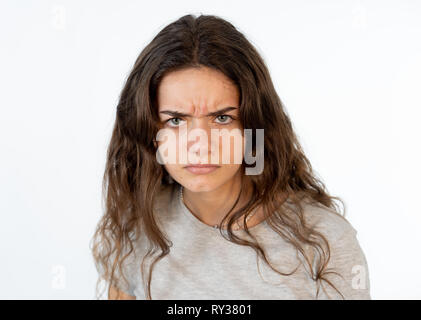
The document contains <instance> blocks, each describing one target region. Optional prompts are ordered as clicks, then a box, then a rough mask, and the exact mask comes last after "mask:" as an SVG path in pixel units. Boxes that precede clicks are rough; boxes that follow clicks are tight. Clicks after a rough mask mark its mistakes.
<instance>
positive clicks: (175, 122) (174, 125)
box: [165, 118, 182, 127]
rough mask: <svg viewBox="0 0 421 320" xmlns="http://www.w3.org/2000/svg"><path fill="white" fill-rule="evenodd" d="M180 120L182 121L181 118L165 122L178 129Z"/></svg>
mask: <svg viewBox="0 0 421 320" xmlns="http://www.w3.org/2000/svg"><path fill="white" fill-rule="evenodd" d="M173 120H174V121H173ZM175 120H178V122H177V121H175ZM180 120H182V119H180V118H170V119H168V120H167V121H165V123H169V124H172V125H170V127H178V125H179V124H180Z"/></svg>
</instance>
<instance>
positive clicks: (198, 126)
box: [157, 67, 244, 192]
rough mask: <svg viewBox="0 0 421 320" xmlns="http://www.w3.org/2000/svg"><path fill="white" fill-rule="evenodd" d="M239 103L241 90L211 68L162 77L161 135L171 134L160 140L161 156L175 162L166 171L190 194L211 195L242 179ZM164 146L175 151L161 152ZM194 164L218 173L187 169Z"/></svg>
mask: <svg viewBox="0 0 421 320" xmlns="http://www.w3.org/2000/svg"><path fill="white" fill-rule="evenodd" d="M239 98H240V95H239V91H238V88H237V86H236V85H235V84H233V83H232V82H231V81H230V79H228V78H227V77H226V76H225V75H224V74H223V73H221V72H219V71H217V70H214V69H211V68H207V67H201V68H199V69H197V68H188V69H184V70H179V71H173V72H170V73H168V74H167V75H165V76H164V77H163V79H162V81H161V83H160V85H159V86H158V91H157V103H158V112H159V118H160V121H161V129H164V130H161V131H164V132H166V133H167V134H166V138H165V139H163V140H162V141H160V140H159V139H157V140H158V151H159V152H160V154H161V155H162V156H163V157H167V159H168V158H171V157H170V156H171V155H172V156H173V159H174V160H175V161H171V163H166V164H164V166H165V168H166V170H167V172H168V173H169V174H170V175H171V177H172V178H173V179H174V180H176V181H177V182H178V183H180V184H181V185H183V186H184V187H186V188H187V189H189V190H191V191H194V192H207V191H211V190H214V189H216V188H218V187H220V186H222V185H223V184H225V183H227V182H229V181H230V180H232V179H234V178H238V177H239V175H241V174H243V173H242V172H241V170H240V169H241V162H242V159H243V154H244V138H243V137H244V135H243V132H242V130H243V126H242V124H241V121H240V119H239V109H238V108H239V104H240V101H239ZM215 129H217V130H215ZM223 129H225V130H223ZM212 131H213V132H212ZM215 133H217V134H216V135H215ZM212 135H213V138H212ZM164 144H166V146H172V147H173V148H171V149H167V148H165V149H166V151H162V150H163V149H164V148H162V147H163V145H164ZM180 150H185V151H183V152H184V153H183V152H180ZM169 153H171V154H169ZM227 159H228V160H227ZM192 164H208V165H216V167H213V168H194V167H189V165H192Z"/></svg>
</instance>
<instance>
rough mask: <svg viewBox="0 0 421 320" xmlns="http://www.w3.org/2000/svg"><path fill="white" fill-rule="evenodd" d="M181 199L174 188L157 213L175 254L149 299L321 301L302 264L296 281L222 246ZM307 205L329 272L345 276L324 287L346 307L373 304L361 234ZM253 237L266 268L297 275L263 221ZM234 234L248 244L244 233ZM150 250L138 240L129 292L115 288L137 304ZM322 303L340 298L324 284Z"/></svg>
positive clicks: (283, 245) (248, 251) (286, 250)
mask: <svg viewBox="0 0 421 320" xmlns="http://www.w3.org/2000/svg"><path fill="white" fill-rule="evenodd" d="M179 192H180V188H179V184H177V183H175V184H173V187H171V188H167V189H166V190H165V191H164V192H162V194H161V195H160V198H159V204H158V205H157V206H156V211H155V212H156V213H157V218H158V223H159V225H160V227H161V229H162V231H163V232H164V234H166V235H167V236H168V239H169V240H171V242H172V244H173V245H172V246H171V247H170V253H169V254H168V255H167V256H165V257H164V258H162V259H161V260H159V261H158V262H157V263H156V264H155V265H154V268H153V272H152V280H151V295H152V299H154V300H158V299H161V300H164V299H193V300H197V299H229V300H242V299H254V300H260V299H316V291H317V285H316V282H315V281H314V280H313V279H311V276H310V274H309V273H308V272H307V270H308V266H307V265H306V264H305V263H302V264H301V265H300V267H299V268H298V269H297V271H296V272H295V273H293V274H291V275H284V276H283V275H280V274H278V273H276V272H274V271H273V270H271V269H270V267H269V266H267V264H266V262H264V261H263V259H262V258H261V257H259V258H257V255H256V252H255V251H254V250H253V249H252V248H250V247H246V246H240V245H237V244H234V243H232V242H230V241H228V240H226V239H224V238H223V236H222V235H221V234H220V232H219V230H218V229H216V228H213V227H211V226H209V225H207V224H205V223H203V222H202V221H201V220H199V219H198V218H197V217H196V216H194V215H193V214H192V213H191V212H190V211H189V209H188V208H187V207H186V206H185V205H184V203H183V202H182V201H181V200H180V197H179V195H180V194H179ZM285 205H286V204H285ZM303 205H304V215H305V217H306V218H307V219H308V221H309V222H310V224H311V225H312V226H315V228H316V230H318V231H320V232H322V233H323V234H324V235H325V237H326V238H327V240H328V241H329V244H330V249H331V257H330V261H329V264H328V269H329V270H328V271H335V272H338V273H339V274H341V275H342V276H343V278H342V277H339V276H337V275H336V274H333V273H331V274H327V275H326V277H327V279H329V280H330V281H331V283H333V284H334V285H335V287H336V288H337V289H338V290H339V291H340V292H341V293H342V294H343V296H344V297H345V299H371V297H370V282H369V273H368V266H367V261H366V258H365V255H364V253H363V251H362V249H361V247H360V245H359V242H358V240H357V238H356V234H357V232H356V230H355V229H354V228H353V227H352V226H351V224H350V223H349V222H348V221H347V220H345V219H343V218H341V217H339V216H337V215H336V214H335V213H334V212H333V211H332V210H331V209H329V208H326V207H322V208H320V207H319V206H315V205H312V204H309V203H307V202H304V203H303ZM249 230H250V232H251V233H252V234H253V235H254V236H255V237H256V238H257V240H258V241H259V244H260V245H261V246H263V247H264V250H265V251H266V256H267V257H268V259H269V261H270V262H271V263H272V264H273V265H274V267H275V268H276V269H277V270H279V271H281V272H282V273H290V272H292V271H293V270H294V269H295V268H296V267H297V266H298V265H299V261H304V260H303V259H302V258H301V257H302V256H301V255H300V254H299V253H298V251H297V250H296V249H295V248H294V247H293V246H292V245H291V244H289V243H288V242H286V241H285V240H284V239H283V238H282V237H281V236H280V235H279V234H278V233H276V232H275V231H274V230H272V229H271V228H270V226H269V225H268V224H267V222H266V221H263V222H261V223H259V224H258V225H255V226H253V227H251V228H249ZM234 233H235V234H238V235H239V236H242V237H246V239H250V238H249V237H248V236H247V235H246V233H245V231H244V230H238V231H234ZM146 249H147V241H146V239H144V238H142V237H141V238H140V240H139V242H136V244H135V251H134V252H133V254H132V255H131V256H129V257H128V258H127V259H126V260H125V262H124V271H125V275H126V277H127V278H128V280H129V285H128V286H127V285H125V283H124V281H123V280H122V279H121V281H119V285H118V287H119V289H120V290H122V291H124V292H126V293H127V294H130V295H132V296H136V299H138V300H144V299H145V293H144V287H143V283H144V281H146V280H147V279H146V276H143V277H144V278H143V279H142V275H141V272H140V270H141V269H140V262H141V259H142V257H143V254H144V253H145V252H146ZM313 261H314V260H313ZM146 270H149V268H147V269H146ZM317 299H342V297H341V296H340V295H339V294H338V293H337V292H336V291H335V290H334V289H333V288H332V287H330V286H329V285H328V284H327V283H326V282H324V281H323V283H322V287H321V288H320V291H319V295H318V297H317Z"/></svg>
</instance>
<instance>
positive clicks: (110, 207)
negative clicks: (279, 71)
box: [92, 15, 345, 299]
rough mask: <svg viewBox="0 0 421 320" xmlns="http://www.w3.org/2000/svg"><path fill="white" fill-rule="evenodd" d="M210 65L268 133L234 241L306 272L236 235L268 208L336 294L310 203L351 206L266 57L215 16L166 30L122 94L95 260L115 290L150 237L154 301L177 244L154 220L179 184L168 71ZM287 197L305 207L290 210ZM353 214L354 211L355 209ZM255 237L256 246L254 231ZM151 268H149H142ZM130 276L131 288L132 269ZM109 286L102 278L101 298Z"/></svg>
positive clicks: (247, 119) (250, 120)
mask: <svg viewBox="0 0 421 320" xmlns="http://www.w3.org/2000/svg"><path fill="white" fill-rule="evenodd" d="M200 66H206V67H209V68H214V69H216V70H218V71H220V72H222V73H223V74H225V75H226V76H227V77H228V78H229V79H231V80H232V81H233V82H234V83H235V84H236V85H237V86H238V88H239V90H240V118H241V122H242V125H243V128H249V129H253V133H254V132H255V129H261V128H263V129H264V154H263V155H264V170H263V172H262V173H261V174H260V175H252V176H249V177H250V179H251V181H252V186H253V192H252V198H251V199H250V201H249V202H248V204H247V205H246V206H244V207H243V208H241V209H240V210H237V211H236V212H235V213H234V214H233V215H231V217H230V219H229V222H228V230H227V231H228V237H226V239H227V240H229V241H232V242H234V243H236V244H238V245H246V246H250V247H252V248H253V249H254V250H255V252H256V254H257V255H258V256H260V257H263V259H264V261H265V262H266V263H267V264H268V265H269V266H270V268H271V269H272V270H274V271H275V272H277V273H279V274H281V275H291V274H293V273H294V272H295V270H296V269H295V270H294V271H293V272H291V273H282V272H280V271H278V270H276V269H275V268H274V267H273V266H272V265H271V264H270V263H269V261H268V259H267V257H266V254H265V251H264V249H263V248H262V247H261V246H260V245H259V243H258V242H257V241H248V240H246V239H241V238H240V237H238V236H237V235H235V234H233V233H232V229H231V226H232V224H233V222H234V221H235V220H236V219H238V218H239V217H240V216H241V215H242V214H246V215H247V214H249V213H250V212H252V211H253V209H254V208H255V207H256V206H258V205H262V207H263V208H264V215H265V217H266V218H265V219H266V221H267V222H268V224H269V225H270V227H271V228H272V229H273V230H274V231H276V232H277V233H278V234H279V235H280V236H281V237H282V238H284V239H285V240H286V241H287V242H288V243H291V244H292V245H293V246H294V247H295V248H296V249H297V250H298V252H300V253H301V254H302V256H303V257H304V258H305V262H306V263H307V264H308V266H309V267H310V268H309V269H308V270H309V272H310V273H311V279H313V280H314V281H316V282H317V284H318V287H317V288H318V289H317V295H318V294H319V288H320V283H321V281H326V282H327V283H328V284H329V285H331V286H332V287H334V286H333V284H332V283H331V282H330V281H329V280H328V279H327V278H326V275H327V274H328V273H332V272H333V271H328V270H327V269H326V267H327V264H328V262H329V259H330V247H329V243H328V241H327V240H326V238H325V237H324V235H323V234H322V233H320V232H318V231H316V230H314V228H311V227H310V226H308V225H307V223H306V220H305V219H304V215H303V207H302V200H303V199H309V200H311V201H312V203H314V204H317V205H320V204H321V205H323V206H324V207H326V208H331V209H333V210H331V211H333V212H335V213H336V214H338V215H339V216H340V217H343V218H344V216H342V215H341V214H340V213H339V207H338V206H337V204H336V203H335V202H334V200H335V199H336V200H339V201H340V202H341V203H342V204H343V201H342V200H341V199H340V198H338V197H333V196H330V195H329V194H328V192H327V190H326V187H325V185H324V184H323V182H321V180H320V179H319V178H317V177H316V174H315V173H314V172H313V169H312V166H311V164H310V162H309V160H308V159H307V158H306V156H305V155H304V152H303V150H302V148H301V146H300V144H299V141H298V138H297V136H296V135H295V133H294V131H293V128H292V125H291V121H290V118H289V116H288V115H287V114H286V111H285V110H284V106H283V104H282V102H281V100H280V98H279V97H278V95H277V93H276V91H275V88H274V86H273V83H272V80H271V78H270V74H269V71H268V69H267V67H266V65H265V63H264V61H263V59H262V57H261V56H260V55H259V53H258V52H257V50H256V49H255V48H254V47H253V45H252V44H251V43H250V42H249V41H248V40H247V39H246V38H245V36H244V35H243V34H242V33H241V32H239V31H238V30H237V29H236V28H235V27H234V26H233V25H232V24H231V23H229V22H227V21H226V20H224V19H222V18H220V17H217V16H213V15H200V16H198V17H195V16H193V15H185V16H183V17H181V18H179V19H178V20H176V21H174V22H172V23H170V24H169V25H167V26H166V27H165V28H163V29H162V30H161V31H160V32H159V33H158V34H157V35H156V36H155V37H154V38H153V40H152V41H151V42H150V43H149V44H148V45H147V46H146V47H145V48H144V49H143V50H142V52H141V53H140V55H139V57H138V58H137V59H136V61H135V63H134V66H133V68H132V70H131V72H130V74H129V76H128V78H127V81H126V83H125V85H124V88H123V90H122V92H121V95H120V97H119V102H118V105H117V113H116V120H115V124H114V128H113V131H112V136H111V141H110V143H109V146H108V150H107V159H106V167H105V172H104V177H103V201H104V204H105V213H104V215H103V216H102V218H101V220H100V221H99V223H98V225H97V228H96V231H95V234H94V237H93V239H92V240H93V241H94V244H93V247H92V253H93V257H94V260H95V263H96V265H97V266H99V267H100V268H101V269H103V270H105V273H104V275H102V276H103V278H104V279H105V280H107V281H108V283H109V284H110V285H114V284H115V283H116V282H115V277H116V276H115V270H116V268H117V267H118V268H120V270H123V271H124V269H123V268H121V266H122V263H123V261H124V260H125V259H126V258H127V257H128V255H129V254H130V253H131V252H132V251H133V243H134V241H136V240H137V239H139V236H140V234H143V235H144V236H146V237H147V239H149V241H150V244H151V246H150V247H149V251H148V252H147V254H146V255H145V258H146V257H147V256H151V255H152V254H154V253H158V256H157V257H156V258H155V259H154V260H153V263H152V264H151V265H150V267H149V272H148V281H147V282H146V287H145V296H146V297H147V299H152V297H151V293H150V292H151V291H150V289H151V275H152V270H153V266H154V265H155V263H157V262H158V261H159V260H160V259H162V258H163V257H164V256H166V255H167V254H168V253H169V252H170V247H171V241H170V240H171V239H166V237H165V234H164V233H163V232H162V230H161V229H160V228H159V225H158V224H157V220H156V217H155V216H154V203H155V201H156V198H157V196H158V194H159V193H160V192H161V191H162V190H163V188H165V187H168V186H169V185H170V183H169V181H170V180H171V179H170V177H169V175H168V172H167V171H166V170H165V168H164V166H163V165H161V164H159V163H158V162H157V159H156V145H155V144H154V140H155V137H156V134H157V131H158V128H159V117H158V109H157V102H156V92H157V87H158V85H159V83H160V80H161V79H162V77H163V76H164V75H165V74H166V73H168V72H171V71H175V70H180V69H182V68H198V67H200ZM253 150H254V151H255V148H253ZM245 167H247V164H245V163H244V161H243V165H242V170H244V169H245ZM285 195H286V197H285ZM239 197H240V195H239ZM286 199H288V201H291V203H292V204H294V205H295V208H297V210H281V209H282V204H283V203H284V202H285V200H286ZM343 207H344V211H345V205H343ZM228 214H229V213H228ZM228 214H227V216H228ZM344 215H345V212H344ZM227 216H226V217H225V218H227ZM245 217H246V216H244V219H245ZM344 219H345V218H344ZM223 221H225V219H224V220H223ZM243 222H244V220H243ZM222 223H223V222H221V224H222ZM220 230H221V229H220ZM245 231H246V232H247V234H248V235H249V236H251V237H252V239H254V240H256V239H255V238H254V236H253V235H252V234H251V233H250V232H249V230H248V228H247V227H246V228H245ZM222 234H223V233H222ZM223 235H224V234H223ZM224 237H225V235H224ZM305 247H306V248H307V247H310V248H312V249H313V252H314V253H315V254H316V255H317V256H318V259H316V260H314V261H317V265H315V266H313V265H312V262H311V261H312V260H313V259H312V258H310V257H311V256H310V255H309V253H308V252H307V250H305ZM110 262H112V263H110ZM315 263H316V262H315ZM143 266H144V265H143V262H142V270H143ZM333 273H335V272H333ZM122 276H123V278H124V281H126V282H127V279H126V277H125V275H124V272H123V273H122ZM99 280H101V278H100V279H98V282H97V287H96V292H98V284H99ZM108 288H109V287H108ZM334 288H335V287H334ZM335 290H336V291H338V290H337V289H336V288H335ZM338 292H339V291H338ZM339 293H340V292H339ZM340 294H341V293H340ZM317 295H316V296H317ZM341 296H342V297H343V295H342V294H341Z"/></svg>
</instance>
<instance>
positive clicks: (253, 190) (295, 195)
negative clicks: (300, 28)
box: [92, 15, 370, 299]
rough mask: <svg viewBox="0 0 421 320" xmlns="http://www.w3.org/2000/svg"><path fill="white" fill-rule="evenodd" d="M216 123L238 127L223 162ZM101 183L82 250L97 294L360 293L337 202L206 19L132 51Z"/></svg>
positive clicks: (225, 32) (240, 54)
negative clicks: (87, 249)
mask: <svg viewBox="0 0 421 320" xmlns="http://www.w3.org/2000/svg"><path fill="white" fill-rule="evenodd" d="M216 129H219V130H221V131H223V130H222V129H227V131H226V132H230V133H233V132H234V133H237V136H238V132H241V135H240V136H241V138H242V139H241V140H240V142H238V141H239V140H235V139H234V140H235V141H234V143H231V144H230V145H229V147H228V153H229V156H230V157H231V158H230V161H229V162H223V161H222V160H220V158H219V154H222V153H223V152H224V150H223V149H222V146H224V144H223V143H218V144H219V146H218V144H216V142H221V141H222V140H223V138H224V136H220V137H219V138H218V139H211V137H212V134H211V133H212V130H216ZM244 129H251V132H252V135H251V139H250V138H247V136H246V135H245V134H244V132H245V131H244ZM257 129H263V130H264V135H263V140H259V139H257V136H258V135H257ZM193 130H198V131H199V132H201V133H204V135H203V136H204V137H205V139H199V141H197V139H186V137H187V136H186V134H187V133H191V132H192V131H193ZM160 132H161V133H162V132H166V133H167V140H165V139H158V137H159V133H160ZM234 136H235V135H234ZM228 138H229V140H231V137H230V136H228ZM165 144H166V145H165ZM164 146H165V147H166V148H162V147H164ZM170 147H174V148H170ZM225 147H226V144H225ZM238 147H239V148H238ZM164 149H165V150H164ZM246 149H249V151H250V150H251V151H252V152H251V155H252V156H255V158H254V160H255V161H254V163H250V161H249V159H246V154H247V152H246ZM181 150H186V152H187V155H188V156H189V157H188V158H187V159H188V161H187V162H183V161H181V159H182V158H183V157H182V151H181ZM203 150H205V151H203ZM238 150H241V155H242V156H243V158H242V159H240V160H242V161H237V162H235V161H233V160H232V158H233V157H234V156H235V155H236V154H237V155H238V154H240V152H239V151H238ZM259 150H260V151H259ZM218 152H219V153H218ZM215 154H216V155H218V157H217V159H218V161H217V162H215V161H211V159H214V158H212V157H213V156H214V155H215ZM171 155H172V156H175V160H176V161H172V162H169V161H167V162H164V163H162V162H161V161H162V159H164V158H165V157H167V156H171ZM193 156H196V158H195V159H196V160H195V161H193V160H191V159H194V157H193ZM258 165H261V167H262V170H260V171H259V170H255V172H254V173H253V169H256V168H257V167H258ZM249 173H252V174H249ZM103 186H104V189H103V192H104V198H105V209H106V210H105V214H104V215H103V217H102V218H101V221H100V222H99V224H98V227H97V230H96V232H95V235H94V237H93V240H94V245H93V247H92V252H93V257H94V260H95V265H96V267H97V269H98V272H99V274H100V276H101V277H100V279H99V280H101V279H104V280H106V281H107V282H108V284H109V286H108V289H109V290H108V298H109V299H370V286H369V275H368V268H367V261H366V258H365V255H364V253H363V251H362V250H361V247H360V246H359V243H358V240H357V238H356V233H357V232H356V230H355V229H354V228H353V227H352V226H351V224H350V223H349V222H348V221H347V220H346V219H345V217H344V216H343V215H341V214H340V213H339V209H338V207H337V205H336V204H335V203H334V200H335V199H336V200H339V201H341V200H340V199H339V198H337V197H333V196H330V195H329V194H328V192H327V191H326V188H325V186H324V184H323V183H322V182H321V181H320V180H319V179H318V178H317V177H316V176H315V174H314V173H313V171H312V167H311V165H310V162H309V160H308V159H307V158H306V156H305V155H304V153H303V151H302V148H301V147H300V144H299V142H298V139H297V137H296V135H295V133H294V132H293V129H292V125H291V121H290V119H289V117H288V115H287V114H286V112H285V110H284V107H283V105H282V103H281V100H280V99H279V97H278V95H277V93H276V91H275V88H274V86H273V83H272V81H271V78H270V75H269V71H268V69H267V67H266V65H265V63H264V61H263V59H262V58H261V56H260V55H259V54H258V52H257V50H256V49H255V48H254V47H253V46H252V44H251V43H250V42H249V41H248V40H247V39H246V38H245V36H244V35H243V34H242V33H240V32H239V31H238V30H237V29H236V28H235V27H234V26H233V25H232V24H230V23H229V22H227V21H226V20H223V19H221V18H219V17H216V16H209V15H200V16H198V17H194V16H192V15H186V16H183V17H181V18H180V19H178V20H177V21H175V22H173V23H171V24H169V25H168V26H166V27H165V28H164V29H163V30H162V31H161V32H159V34H158V35H157V36H156V37H155V38H154V39H153V40H152V41H151V43H149V44H148V45H147V46H146V47H145V48H144V50H143V51H142V52H141V54H140V56H139V57H138V58H137V60H136V62H135V64H134V66H133V69H132V71H131V73H130V75H129V76H128V79H127V82H126V84H125V86H124V88H123V90H122V93H121V96H120V100H119V103H118V106H117V115H116V121H115V125H114V129H113V133H112V137H111V141H110V144H109V148H108V152H107V163H106V169H105V174H104V185H103ZM98 283H99V282H97V292H98Z"/></svg>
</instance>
